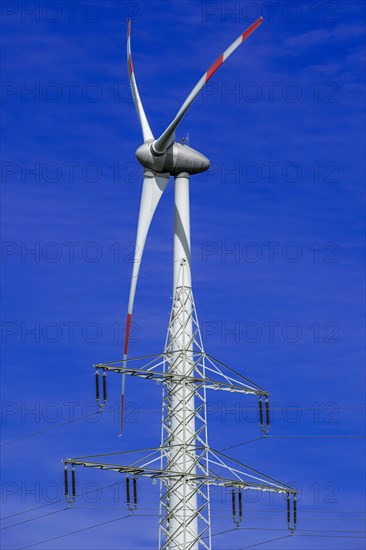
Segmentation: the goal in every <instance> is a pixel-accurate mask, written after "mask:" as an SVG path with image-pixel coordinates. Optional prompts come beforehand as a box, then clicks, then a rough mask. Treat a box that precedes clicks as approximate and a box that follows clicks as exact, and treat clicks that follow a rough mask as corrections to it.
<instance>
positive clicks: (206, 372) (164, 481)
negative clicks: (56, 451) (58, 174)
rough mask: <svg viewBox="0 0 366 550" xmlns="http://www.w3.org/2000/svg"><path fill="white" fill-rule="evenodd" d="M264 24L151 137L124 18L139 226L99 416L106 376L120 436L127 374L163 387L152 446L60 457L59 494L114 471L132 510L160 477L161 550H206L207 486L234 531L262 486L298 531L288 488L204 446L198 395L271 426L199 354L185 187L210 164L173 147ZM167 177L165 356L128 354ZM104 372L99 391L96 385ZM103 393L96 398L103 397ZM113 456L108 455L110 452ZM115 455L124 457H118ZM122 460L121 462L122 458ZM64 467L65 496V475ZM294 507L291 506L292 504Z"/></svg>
mask: <svg viewBox="0 0 366 550" xmlns="http://www.w3.org/2000/svg"><path fill="white" fill-rule="evenodd" d="M261 23H262V18H259V19H258V20H257V21H255V22H254V23H253V24H252V25H250V27H249V28H248V29H247V30H246V31H245V32H243V33H242V34H241V35H240V36H239V37H238V38H237V39H236V40H235V41H234V42H233V43H232V44H231V45H230V46H229V47H228V48H227V49H226V50H225V52H224V53H223V54H222V55H221V56H220V57H219V58H218V59H217V60H216V61H215V62H214V63H213V64H212V65H211V67H210V68H209V69H208V71H207V72H206V73H205V74H204V75H203V76H202V78H201V79H200V80H199V81H198V82H197V84H196V86H195V87H194V88H193V90H192V91H191V93H190V94H189V95H188V97H187V99H186V100H185V101H184V103H183V105H182V106H181V108H180V109H179V111H178V113H177V114H176V116H175V118H174V119H173V120H172V122H171V123H170V124H169V126H168V127H167V128H166V130H165V131H164V132H163V133H162V134H161V136H160V137H158V138H157V139H155V138H154V136H153V134H152V131H151V129H150V126H149V123H148V120H147V117H146V114H145V111H144V108H143V105H142V102H141V98H140V95H139V91H138V88H137V84H136V79H135V73H134V69H133V64H132V55H131V42H130V40H131V22H130V21H129V22H128V35H127V62H128V73H129V79H130V85H131V91H132V96H133V99H134V103H135V106H136V110H137V115H138V118H139V121H140V125H141V129H142V134H143V140H144V142H143V144H142V145H141V146H140V147H139V148H138V149H137V151H136V157H137V159H138V161H139V162H140V163H141V165H142V166H143V168H144V180H143V186H142V195H141V203H140V211H139V218H138V225H137V236H136V247H135V255H134V264H133V270H132V278H131V285H130V293H129V301H128V313H127V320H126V332H125V342H124V355H123V360H119V361H112V362H104V363H98V364H95V365H94V368H95V374H96V399H97V402H98V404H99V405H100V409H101V410H103V408H104V406H105V404H106V402H107V384H106V376H107V373H109V372H116V373H119V374H121V375H122V394H121V434H122V430H123V416H124V398H125V379H126V375H133V376H139V377H142V378H145V379H150V380H155V381H158V382H161V383H162V388H163V392H162V428H161V443H160V446H159V447H157V448H154V449H148V450H144V449H141V450H138V451H131V452H130V455H129V463H128V464H126V463H120V462H118V463H116V462H115V459H116V455H117V456H118V455H119V453H113V455H114V462H105V457H106V456H107V455H105V454H103V455H102V456H103V461H101V460H100V459H101V456H94V457H90V456H88V457H74V458H69V459H65V460H64V463H65V470H64V476H65V477H64V480H65V496H66V498H67V500H68V501H69V503H70V504H72V502H73V501H74V500H75V497H76V483H75V466H86V467H92V468H100V469H106V470H113V471H116V472H119V473H121V474H124V475H125V478H126V501H127V505H128V508H129V509H130V510H131V511H133V510H134V509H135V508H136V507H137V479H138V477H139V476H141V477H150V478H152V479H159V480H160V524H159V549H160V550H200V549H202V548H205V549H207V550H210V549H211V512H210V487H211V486H218V487H222V488H223V490H224V491H225V490H226V491H227V490H229V492H230V493H231V497H230V498H231V505H232V515H233V520H234V522H235V523H236V524H237V525H239V523H240V521H241V519H242V517H243V497H242V491H243V490H244V491H246V490H251V489H252V490H260V491H269V492H273V493H283V494H285V495H287V522H288V527H289V529H290V530H291V532H293V531H294V529H295V527H296V491H295V490H294V489H292V488H291V487H289V486H287V485H285V484H283V483H281V482H279V481H276V480H274V479H273V478H270V477H269V476H266V475H264V474H259V473H258V472H257V471H256V470H253V469H251V468H249V467H247V466H245V465H243V464H241V463H239V462H237V461H233V460H232V459H230V458H229V457H227V456H226V455H224V454H223V453H222V452H220V451H216V450H214V449H212V448H210V446H209V443H208V437H207V411H206V391H207V390H216V391H226V392H232V393H239V394H244V395H247V394H249V395H255V396H257V397H258V404H259V419H260V427H261V429H262V431H263V432H264V433H265V434H266V433H267V431H268V429H269V402H268V395H269V394H268V392H267V391H266V390H265V389H263V388H262V387H260V386H258V385H257V384H255V383H253V382H251V381H250V380H248V379H246V378H244V377H243V376H242V375H240V374H239V373H237V372H235V371H233V370H232V369H230V368H229V367H226V366H225V365H224V364H223V363H222V362H220V361H218V360H216V359H214V358H213V357H212V356H210V355H209V354H207V353H206V351H205V350H204V347H203V344H202V338H201V333H200V328H199V323H198V318H197V312H196V307H195V303H194V298H193V293H192V274H191V244H190V200H189V181H190V177H191V176H192V175H194V174H197V173H200V172H204V171H205V170H207V169H208V168H209V166H210V162H209V160H208V159H207V158H206V157H205V156H204V155H202V154H201V153H199V152H198V151H196V150H194V149H192V148H191V147H189V146H188V145H186V144H184V143H178V142H176V141H175V131H176V128H177V126H178V124H179V123H180V121H181V119H182V118H183V116H184V114H185V113H186V111H187V110H188V108H189V107H190V105H191V104H192V102H193V101H194V99H195V98H196V97H197V95H198V94H199V92H200V90H201V89H202V88H203V87H204V86H205V84H206V83H207V82H208V80H209V79H210V78H211V77H212V75H213V74H214V73H215V72H216V71H217V70H218V69H219V67H220V66H221V65H222V64H223V63H224V62H225V61H226V60H227V59H228V57H229V56H230V55H231V54H232V53H233V52H234V51H235V50H236V49H237V48H238V47H239V46H240V45H241V44H242V43H243V42H244V41H245V40H246V39H247V38H248V37H249V36H250V35H251V34H252V33H253V32H254V31H255V30H256V29H257V28H258V27H259V25H260V24H261ZM170 176H174V260H173V266H174V267H173V303H172V309H171V315H170V321H169V327H168V332H167V339H166V343H165V347H164V351H163V353H159V354H156V355H151V356H148V357H139V358H133V359H130V358H128V343H129V336H130V329H131V320H132V313H133V306H134V300H135V294H136V288H137V280H138V276H139V271H140V266H141V260H142V255H143V251H144V247H145V242H146V238H147V235H148V231H149V228H150V224H151V221H152V218H153V216H154V214H155V211H156V208H157V206H158V203H159V201H160V199H161V196H162V194H163V192H164V190H165V188H166V186H167V184H168V181H169V179H170ZM100 375H101V376H102V384H101V386H102V389H101V388H100ZM101 394H102V395H101ZM111 454H112V453H111ZM120 455H121V459H122V457H123V458H125V459H126V458H127V457H128V453H126V452H123V453H120ZM124 462H125V461H124ZM70 466H71V490H70V486H69V485H70V484H69V478H68V475H69V469H70ZM291 504H292V508H291Z"/></svg>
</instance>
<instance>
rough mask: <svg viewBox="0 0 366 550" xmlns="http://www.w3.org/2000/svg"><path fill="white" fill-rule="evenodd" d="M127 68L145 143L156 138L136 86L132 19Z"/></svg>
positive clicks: (129, 27) (129, 26)
mask: <svg viewBox="0 0 366 550" xmlns="http://www.w3.org/2000/svg"><path fill="white" fill-rule="evenodd" d="M127 66H128V75H129V77H130V86H131V92H132V97H133V101H134V103H135V106H136V111H137V116H138V117H139V120H140V124H141V129H142V135H143V136H144V141H147V140H152V139H154V136H153V134H152V131H151V128H150V125H149V123H148V120H147V118H146V115H145V111H144V107H143V105H142V101H141V98H140V94H139V91H138V88H137V84H136V78H135V73H134V70H133V64H132V54H131V19H129V20H128V27H127Z"/></svg>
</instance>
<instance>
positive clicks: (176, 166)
mask: <svg viewBox="0 0 366 550" xmlns="http://www.w3.org/2000/svg"><path fill="white" fill-rule="evenodd" d="M152 143H153V140H149V141H146V142H145V143H143V144H142V145H141V146H140V147H139V148H138V149H137V151H136V158H137V160H138V161H139V163H140V164H142V166H143V167H144V168H149V169H150V170H154V171H155V172H169V173H170V174H171V175H172V176H174V175H177V174H180V173H181V172H188V174H199V173H200V172H205V171H206V170H208V169H209V167H210V161H209V160H208V158H207V157H205V156H204V155H202V154H201V153H199V152H198V151H196V150H195V149H192V147H189V146H188V145H184V144H182V143H176V142H174V143H173V144H172V145H171V146H170V147H169V148H168V149H167V150H166V152H165V153H163V154H162V155H157V154H156V153H154V152H153V150H152V147H151V146H152Z"/></svg>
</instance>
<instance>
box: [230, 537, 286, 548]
mask: <svg viewBox="0 0 366 550" xmlns="http://www.w3.org/2000/svg"><path fill="white" fill-rule="evenodd" d="M291 536H292V535H285V536H284V537H276V538H275V539H269V540H264V541H262V542H256V543H255V544H250V545H249V546H243V547H242V548H239V549H238V550H245V548H254V546H261V544H267V543H268V542H275V541H276V540H281V539H288V538H289V537H291Z"/></svg>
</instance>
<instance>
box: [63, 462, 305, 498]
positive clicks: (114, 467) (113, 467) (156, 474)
mask: <svg viewBox="0 0 366 550" xmlns="http://www.w3.org/2000/svg"><path fill="white" fill-rule="evenodd" d="M64 463H65V465H66V464H70V465H71V466H84V467H86V468H96V469H99V470H108V471H114V472H118V473H122V474H126V475H133V476H141V477H148V478H160V479H162V480H163V481H164V482H169V481H173V482H174V480H180V479H181V478H182V477H184V478H185V479H187V481H188V482H191V483H192V484H193V485H195V484H196V483H197V482H201V483H202V485H203V484H205V485H210V486H217V487H238V488H241V489H245V490H256V491H258V490H259V491H266V492H274V493H285V494H294V495H295V494H296V493H297V492H296V491H295V490H294V489H291V488H290V487H286V486H282V487H280V486H278V487H277V486H272V485H269V484H265V483H256V482H247V481H243V480H238V479H235V480H233V479H229V478H221V477H218V476H214V475H200V474H194V473H185V472H182V471H180V472H174V470H171V471H169V473H168V472H167V471H166V470H161V469H158V468H156V469H155V468H137V467H133V466H130V465H128V466H127V465H122V464H108V463H105V462H87V461H82V460H77V459H74V458H69V459H66V460H64ZM194 490H196V487H195V488H194Z"/></svg>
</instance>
